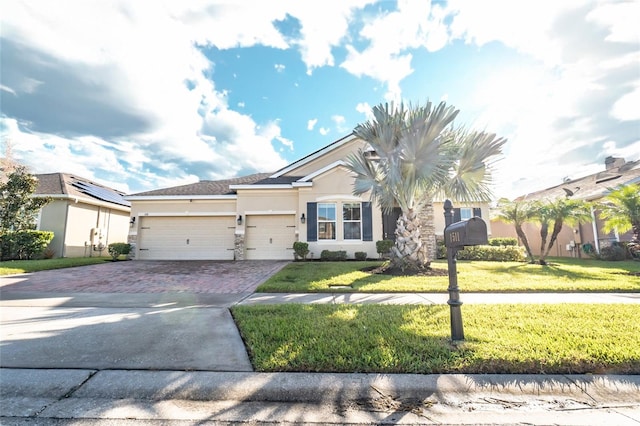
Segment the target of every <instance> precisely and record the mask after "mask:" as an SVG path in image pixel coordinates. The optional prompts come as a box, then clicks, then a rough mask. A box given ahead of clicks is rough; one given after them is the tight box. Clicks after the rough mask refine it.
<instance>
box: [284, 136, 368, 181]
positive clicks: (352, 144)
mask: <svg viewBox="0 0 640 426" xmlns="http://www.w3.org/2000/svg"><path fill="white" fill-rule="evenodd" d="M365 146H366V143H365V142H363V141H362V140H360V139H356V138H353V139H352V140H350V141H348V142H346V143H345V144H344V145H342V146H340V147H338V148H336V149H334V150H333V151H330V152H328V153H326V154H325V155H323V156H321V157H318V158H316V159H313V160H311V161H309V162H308V163H306V164H304V165H302V166H300V167H298V168H295V169H293V170H291V171H289V172H287V173H286V174H285V176H307V175H309V174H312V173H314V172H316V171H318V170H320V169H322V168H324V167H327V166H329V165H331V164H333V163H335V162H336V161H340V160H343V161H344V160H345V159H346V158H347V156H349V154H351V153H353V152H356V151H357V150H358V149H359V148H364V147H365Z"/></svg>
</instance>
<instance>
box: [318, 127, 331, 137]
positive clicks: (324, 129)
mask: <svg viewBox="0 0 640 426" xmlns="http://www.w3.org/2000/svg"><path fill="white" fill-rule="evenodd" d="M318 131H319V132H320V134H321V135H322V136H327V135H328V134H329V132H330V131H331V129H328V128H326V127H320V129H318Z"/></svg>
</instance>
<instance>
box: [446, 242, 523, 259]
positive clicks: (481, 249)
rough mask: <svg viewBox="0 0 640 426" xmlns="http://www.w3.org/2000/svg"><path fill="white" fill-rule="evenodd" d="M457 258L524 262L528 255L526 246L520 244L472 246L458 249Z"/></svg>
mask: <svg viewBox="0 0 640 426" xmlns="http://www.w3.org/2000/svg"><path fill="white" fill-rule="evenodd" d="M457 259H458V260H490V261H496V262H524V261H525V260H526V255H525V252H524V248H523V247H519V246H470V247H465V248H464V250H460V251H458V256H457Z"/></svg>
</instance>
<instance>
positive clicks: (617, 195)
mask: <svg viewBox="0 0 640 426" xmlns="http://www.w3.org/2000/svg"><path fill="white" fill-rule="evenodd" d="M599 208H600V218H601V219H603V220H604V226H603V229H604V230H605V232H611V231H613V230H614V229H617V230H618V232H627V231H629V230H631V232H632V235H631V242H630V244H629V247H628V249H629V252H630V253H631V254H632V256H634V257H637V256H638V255H639V254H640V185H638V184H631V185H626V186H620V187H618V188H617V189H615V190H613V191H612V192H611V193H609V195H607V196H606V197H605V198H604V202H602V203H600V205H599Z"/></svg>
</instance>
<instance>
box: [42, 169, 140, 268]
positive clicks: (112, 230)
mask: <svg viewBox="0 0 640 426" xmlns="http://www.w3.org/2000/svg"><path fill="white" fill-rule="evenodd" d="M35 177H36V178H38V187H37V188H36V191H35V193H34V195H35V196H39V197H49V198H51V202H50V203H49V204H47V205H45V206H44V207H43V208H42V209H41V210H40V214H39V216H38V224H37V229H39V230H41V231H53V233H54V237H53V240H52V241H51V243H50V244H49V247H48V248H49V249H50V250H52V251H53V254H54V256H55V257H91V256H101V255H102V256H106V255H107V254H108V253H107V250H106V249H107V246H108V245H109V244H110V243H123V242H126V241H127V237H128V234H129V227H130V223H129V222H130V211H131V207H130V206H131V203H129V202H128V201H127V200H125V199H124V194H123V193H121V192H118V191H116V190H114V189H111V188H108V187H106V186H104V185H101V184H99V183H96V182H92V181H90V180H88V179H85V178H82V177H79V176H75V175H72V174H68V173H48V174H36V175H35Z"/></svg>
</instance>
